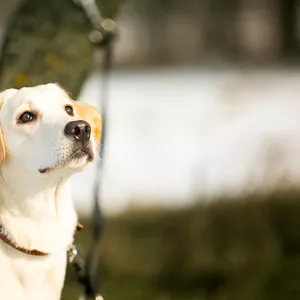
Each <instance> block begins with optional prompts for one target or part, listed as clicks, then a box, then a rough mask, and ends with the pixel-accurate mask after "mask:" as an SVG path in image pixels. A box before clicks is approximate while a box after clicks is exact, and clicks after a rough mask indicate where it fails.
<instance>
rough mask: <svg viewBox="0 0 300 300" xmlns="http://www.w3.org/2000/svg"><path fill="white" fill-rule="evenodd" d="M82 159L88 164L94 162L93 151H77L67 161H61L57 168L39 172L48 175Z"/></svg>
mask: <svg viewBox="0 0 300 300" xmlns="http://www.w3.org/2000/svg"><path fill="white" fill-rule="evenodd" d="M81 159H86V161H87V162H90V161H93V159H94V154H93V153H92V151H91V150H90V149H85V148H80V149H77V150H75V151H74V152H73V153H72V154H71V155H70V156H68V157H67V158H66V159H64V160H63V161H61V162H60V163H59V164H58V165H56V166H55V167H46V168H41V169H39V172H40V173H42V174H44V173H48V172H50V171H52V170H55V169H60V168H63V167H64V166H66V165H67V164H68V163H70V162H71V161H74V160H81Z"/></svg>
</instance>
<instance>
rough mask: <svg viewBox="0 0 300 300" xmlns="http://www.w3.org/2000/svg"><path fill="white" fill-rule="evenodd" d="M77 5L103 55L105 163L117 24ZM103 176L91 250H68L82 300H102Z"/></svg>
mask: <svg viewBox="0 0 300 300" xmlns="http://www.w3.org/2000/svg"><path fill="white" fill-rule="evenodd" d="M74 1H75V3H76V4H77V5H80V6H81V7H82V8H83V10H84V11H85V13H86V15H87V17H88V19H89V21H90V22H91V24H92V26H93V31H92V32H91V33H90V35H89V38H90V41H91V42H92V43H93V44H94V45H95V46H96V47H97V50H98V49H99V50H100V51H102V52H103V58H102V85H101V91H102V93H101V102H100V103H101V107H100V111H101V114H102V135H101V141H100V149H99V156H100V159H101V160H102V159H103V157H104V148H105V142H106V121H107V104H108V81H109V76H110V72H111V68H112V56H113V40H114V37H115V35H116V25H115V22H114V21H113V20H112V19H110V18H103V17H102V15H101V12H100V10H99V9H98V6H97V4H96V2H95V0H74ZM102 174H103V162H102V163H101V166H100V162H99V163H98V165H97V169H96V178H95V185H94V207H93V216H92V234H93V243H92V245H91V249H90V251H89V254H88V256H87V259H86V260H84V259H83V257H82V255H81V254H80V253H79V252H78V250H77V248H76V246H75V245H72V246H71V247H70V249H69V250H68V256H69V261H70V263H72V265H73V266H74V268H75V270H76V273H77V279H78V281H79V283H80V284H82V285H83V287H84V289H83V293H82V295H81V296H80V298H79V300H86V299H95V300H102V299H103V298H102V296H101V294H100V293H99V289H100V287H99V270H98V263H99V252H100V237H101V233H102V230H103V225H104V224H103V223H104V222H103V217H102V214H101V209H100V205H99V194H100V191H99V187H101V182H102Z"/></svg>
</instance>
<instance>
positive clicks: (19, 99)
mask: <svg viewBox="0 0 300 300" xmlns="http://www.w3.org/2000/svg"><path fill="white" fill-rule="evenodd" d="M0 107H1V109H0V127H1V134H0V238H1V239H0V266H1V272H0V299H3V300H21V299H22V300H24V299H28V300H41V299H43V300H58V299H60V297H61V290H62V287H63V283H64V277H65V269H66V260H67V257H66V251H67V248H68V247H69V245H70V244H72V241H73V234H74V231H75V227H76V223H77V216H76V212H75V210H74V207H73V203H72V200H71V192H70V186H69V179H70V176H71V175H72V174H74V173H75V172H78V171H81V170H82V169H83V168H84V167H85V166H86V165H87V164H88V163H89V162H91V161H93V160H94V159H95V157H96V149H97V147H98V144H99V140H100V135H101V116H100V114H99V113H98V112H97V110H96V109H95V108H93V107H91V106H89V105H87V104H82V103H78V102H75V101H73V100H71V99H70V97H69V96H68V94H67V93H66V92H65V91H64V90H63V89H61V88H60V87H59V86H57V85H55V84H46V85H39V86H35V87H28V88H22V89H20V90H16V89H8V90H6V91H4V92H2V93H1V94H0Z"/></svg>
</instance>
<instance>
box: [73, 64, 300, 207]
mask: <svg viewBox="0 0 300 300" xmlns="http://www.w3.org/2000/svg"><path fill="white" fill-rule="evenodd" d="M100 86H101V85H100V75H99V74H92V75H91V76H90V78H89V79H88V80H87V82H86V84H85V86H84V88H83V90H82V94H81V97H80V99H81V100H82V101H84V102H87V103H90V104H92V105H95V106H98V107H99V99H100V90H99V89H100ZM108 121H109V124H108V140H107V145H106V156H105V166H104V171H105V173H104V175H105V176H104V181H103V190H102V196H103V198H102V203H101V205H102V207H103V210H104V211H105V212H107V213H112V212H117V211H120V210H122V209H124V208H126V207H128V206H130V205H133V204H139V205H148V204H154V205H168V206H174V205H182V204H185V203H187V202H190V201H194V199H195V198H196V197H201V198H202V199H207V198H210V197H214V196H215V195H217V194H223V193H229V194H231V195H238V194H239V193H241V192H242V193H243V192H245V191H248V190H253V189H258V190H261V189H273V188H274V187H278V185H279V184H281V185H282V186H287V185H289V184H298V183H300V159H299V153H300V73H299V72H298V71H296V70H283V69H273V70H260V71H258V70H250V69H248V70H241V69H234V68H231V69H208V68H185V69H183V68H171V69H153V70H135V71H134V70H132V71H128V70H127V71H117V72H115V73H114V74H113V76H112V80H111V85H110V102H109V119H108ZM94 175H95V166H90V167H89V168H87V169H86V170H85V171H84V172H83V173H80V174H76V175H75V176H74V177H73V180H72V182H73V191H74V198H75V201H76V204H77V206H78V208H79V209H80V210H82V211H86V210H89V208H90V206H91V200H92V197H91V196H92V186H93V177H94Z"/></svg>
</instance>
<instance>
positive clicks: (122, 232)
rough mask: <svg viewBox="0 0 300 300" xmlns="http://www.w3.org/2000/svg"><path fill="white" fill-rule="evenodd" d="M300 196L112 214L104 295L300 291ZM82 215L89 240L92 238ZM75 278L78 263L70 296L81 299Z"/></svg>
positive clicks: (178, 297)
mask: <svg viewBox="0 0 300 300" xmlns="http://www.w3.org/2000/svg"><path fill="white" fill-rule="evenodd" d="M299 196H300V193H298V192H289V193H288V192H286V193H277V194H273V195H269V196H266V197H258V196H257V197H248V198H247V199H239V200H238V201H235V202H232V201H229V200H228V199H226V200H224V199H223V200H220V201H218V202H217V203H214V204H211V205H200V204H198V205H195V206H193V207H188V208H185V209H182V210H172V211H171V210H169V211H168V210H164V211H155V210H148V211H145V210H144V211H131V212H127V213H124V214H122V215H120V216H117V217H111V218H108V219H107V220H106V227H105V233H104V235H103V239H102V244H101V265H100V269H101V274H102V283H101V285H102V293H103V295H104V298H106V299H110V300H117V299H122V300H127V299H128V300H129V299H130V300H135V299H136V300H138V299H142V300H148V299H149V300H150V299H151V300H153V299H157V300H168V299H172V300H173V299H174V300H194V299H197V300H221V299H222V300H223V299H230V300H235V299H236V300H253V299H255V300H260V299H264V300H267V299H270V300H271V299H272V300H277V299H278V300H279V299H289V300H293V299H300V201H299ZM83 223H85V225H87V228H86V229H85V231H84V232H82V233H78V234H77V243H78V244H79V245H81V246H82V247H83V246H84V245H89V238H90V237H89V229H88V222H83ZM83 248H84V247H83ZM75 286H76V282H75V277H74V273H73V271H72V270H71V271H70V272H68V276H67V282H66V286H65V290H64V297H63V299H65V300H69V299H70V300H71V299H76V296H77V295H78V291H79V290H78V286H77V290H76V289H75Z"/></svg>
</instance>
